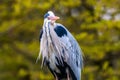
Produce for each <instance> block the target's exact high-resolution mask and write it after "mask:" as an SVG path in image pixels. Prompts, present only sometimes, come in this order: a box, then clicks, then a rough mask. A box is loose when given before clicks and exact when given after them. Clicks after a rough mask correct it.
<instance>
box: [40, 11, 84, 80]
mask: <svg viewBox="0 0 120 80" xmlns="http://www.w3.org/2000/svg"><path fill="white" fill-rule="evenodd" d="M47 16H49V15H48V13H47ZM45 17H46V16H45ZM39 40H40V53H39V57H40V54H42V59H43V60H42V65H47V66H48V68H49V70H50V71H51V72H52V74H53V75H54V77H55V78H56V79H58V80H62V79H68V78H70V79H72V80H80V78H81V69H82V66H83V58H82V51H81V49H80V47H79V45H78V43H77V41H76V40H75V38H74V37H73V36H72V34H71V33H70V32H69V31H68V30H67V29H66V28H65V27H64V26H63V25H61V24H59V23H54V24H51V23H50V21H49V20H44V24H43V28H42V30H41V32H40V39H39Z"/></svg>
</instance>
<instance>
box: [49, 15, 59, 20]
mask: <svg viewBox="0 0 120 80" xmlns="http://www.w3.org/2000/svg"><path fill="white" fill-rule="evenodd" d="M48 19H50V20H54V21H56V20H58V19H60V17H58V16H50V17H48Z"/></svg>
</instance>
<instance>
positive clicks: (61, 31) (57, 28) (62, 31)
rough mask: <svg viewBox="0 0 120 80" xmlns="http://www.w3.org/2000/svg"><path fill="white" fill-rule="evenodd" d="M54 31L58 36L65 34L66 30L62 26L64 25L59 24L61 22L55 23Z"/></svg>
mask: <svg viewBox="0 0 120 80" xmlns="http://www.w3.org/2000/svg"><path fill="white" fill-rule="evenodd" d="M54 31H55V32H56V33H57V35H58V36H59V37H62V36H64V35H66V36H67V31H66V29H65V28H64V26H63V25H61V24H56V26H55V28H54Z"/></svg>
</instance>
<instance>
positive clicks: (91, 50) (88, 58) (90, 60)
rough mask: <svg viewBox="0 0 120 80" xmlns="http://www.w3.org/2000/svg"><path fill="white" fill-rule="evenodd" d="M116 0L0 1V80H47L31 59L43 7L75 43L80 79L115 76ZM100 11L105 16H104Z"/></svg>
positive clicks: (118, 47)
mask: <svg viewBox="0 0 120 80" xmlns="http://www.w3.org/2000/svg"><path fill="white" fill-rule="evenodd" d="M119 4H120V0H0V80H53V76H52V75H51V73H50V72H49V71H48V69H47V68H46V67H44V68H43V69H41V68H40V64H41V63H38V64H35V61H36V58H37V56H38V53H39V31H40V29H41V28H42V23H43V16H44V14H45V13H46V12H47V11H48V10H52V11H53V12H55V14H56V15H58V16H60V17H61V19H60V20H58V21H57V22H59V23H61V24H63V25H65V26H66V27H67V28H68V29H69V30H70V32H71V33H72V34H73V35H74V37H75V38H76V39H77V41H78V42H79V44H80V45H81V48H82V50H83V52H84V69H83V71H82V80H119V79H120V19H119V18H120V16H116V15H118V14H120V5H119ZM105 14H108V15H110V19H107V20H106V19H104V18H105V17H106V16H107V15H106V16H104V15H105ZM103 16H104V17H103ZM115 16H116V17H117V19H115Z"/></svg>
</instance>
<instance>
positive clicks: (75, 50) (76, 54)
mask: <svg viewBox="0 0 120 80" xmlns="http://www.w3.org/2000/svg"><path fill="white" fill-rule="evenodd" d="M57 25H59V26H62V27H63V28H64V29H65V30H66V31H67V36H63V37H62V38H61V40H63V41H62V42H63V43H64V44H65V45H66V46H68V47H67V49H68V50H69V51H68V52H69V53H68V56H69V57H70V59H72V60H71V61H73V63H74V64H75V63H76V65H77V66H78V67H80V68H82V66H83V58H82V50H81V48H80V47H79V44H78V43H77V41H76V39H75V38H74V37H73V36H72V34H71V33H70V32H69V31H68V30H67V29H66V28H65V27H64V26H63V25H61V24H57ZM69 61H70V60H69ZM69 61H68V64H71V62H69Z"/></svg>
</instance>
